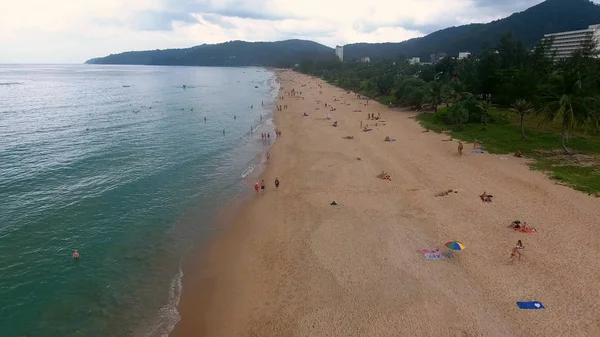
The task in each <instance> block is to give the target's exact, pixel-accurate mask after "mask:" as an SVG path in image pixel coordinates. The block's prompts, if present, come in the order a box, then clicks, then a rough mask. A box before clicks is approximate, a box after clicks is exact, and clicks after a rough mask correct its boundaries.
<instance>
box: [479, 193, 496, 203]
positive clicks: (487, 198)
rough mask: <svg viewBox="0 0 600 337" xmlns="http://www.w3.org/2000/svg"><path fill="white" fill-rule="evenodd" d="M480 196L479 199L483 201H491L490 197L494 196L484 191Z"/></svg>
mask: <svg viewBox="0 0 600 337" xmlns="http://www.w3.org/2000/svg"><path fill="white" fill-rule="evenodd" d="M479 197H480V198H481V201H483V202H492V198H493V197H494V196H493V195H491V194H487V193H486V192H485V191H484V192H483V194H481V195H480V196H479Z"/></svg>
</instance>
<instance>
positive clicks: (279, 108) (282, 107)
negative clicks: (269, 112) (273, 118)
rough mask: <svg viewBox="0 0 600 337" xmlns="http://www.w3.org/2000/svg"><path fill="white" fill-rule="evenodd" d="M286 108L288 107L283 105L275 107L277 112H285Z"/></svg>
mask: <svg viewBox="0 0 600 337" xmlns="http://www.w3.org/2000/svg"><path fill="white" fill-rule="evenodd" d="M287 107H288V106H287V104H284V105H278V106H277V111H283V110H286V109H287Z"/></svg>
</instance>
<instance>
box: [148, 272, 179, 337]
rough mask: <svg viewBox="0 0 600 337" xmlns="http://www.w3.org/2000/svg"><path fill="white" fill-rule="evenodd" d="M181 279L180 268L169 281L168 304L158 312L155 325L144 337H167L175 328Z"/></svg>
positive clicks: (177, 317)
mask: <svg viewBox="0 0 600 337" xmlns="http://www.w3.org/2000/svg"><path fill="white" fill-rule="evenodd" d="M182 278H183V271H182V270H181V266H180V267H179V272H178V273H177V275H175V277H174V278H173V280H172V281H171V287H170V289H169V303H167V304H166V305H165V306H163V307H162V308H160V310H158V316H157V319H156V323H155V324H154V325H153V326H152V327H151V328H150V330H149V331H148V332H147V333H145V334H144V336H145V337H169V334H170V333H171V331H173V329H174V328H175V325H177V323H178V322H179V320H180V319H181V316H180V315H179V311H177V308H178V307H179V300H180V299H181V291H182V290H183V285H182V283H181V280H182Z"/></svg>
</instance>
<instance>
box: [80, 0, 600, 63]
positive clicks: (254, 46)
mask: <svg viewBox="0 0 600 337" xmlns="http://www.w3.org/2000/svg"><path fill="white" fill-rule="evenodd" d="M597 23H600V5H596V4H594V3H593V2H591V1H589V0H546V1H544V2H542V3H539V4H537V5H535V6H532V7H530V8H528V9H526V10H524V11H521V12H517V13H513V14H511V15H510V16H508V17H506V18H503V19H498V20H494V21H492V22H489V23H471V24H467V25H461V26H453V27H447V28H444V29H441V30H438V31H435V32H433V33H431V34H428V35H426V36H423V37H418V38H413V39H409V40H406V41H402V42H385V43H365V42H359V43H352V44H347V45H345V46H344V59H345V60H357V59H360V58H362V57H367V56H368V57H369V58H371V60H373V61H376V60H381V59H402V58H406V57H421V58H425V60H428V59H427V58H428V57H429V55H430V54H437V53H446V54H448V55H457V54H458V52H461V51H470V52H472V53H477V52H479V51H480V50H481V48H482V47H483V46H484V45H490V46H492V45H495V44H497V43H498V41H499V40H500V38H501V37H502V36H503V35H505V34H508V33H511V34H513V35H514V37H515V38H516V39H518V40H521V41H523V42H524V43H525V45H526V46H527V47H529V48H531V47H533V46H535V45H536V44H537V43H538V42H539V41H540V39H541V38H542V37H543V35H544V34H548V33H555V32H560V31H568V30H577V29H585V28H587V27H588V26H589V25H592V24H597ZM334 58H335V54H334V49H333V48H331V47H328V46H325V45H323V44H320V43H317V42H314V41H309V40H300V39H290V40H283V41H274V42H246V41H239V40H236V41H229V42H223V43H218V44H202V45H198V46H194V47H190V48H180V49H163V50H160V49H158V50H146V51H129V52H123V53H118V54H111V55H108V56H105V57H97V58H93V59H90V60H88V61H86V62H85V63H87V64H141V65H187V66H275V67H289V66H292V65H294V64H297V63H300V62H302V61H305V60H308V59H310V60H313V61H319V60H328V59H329V60H332V59H334Z"/></svg>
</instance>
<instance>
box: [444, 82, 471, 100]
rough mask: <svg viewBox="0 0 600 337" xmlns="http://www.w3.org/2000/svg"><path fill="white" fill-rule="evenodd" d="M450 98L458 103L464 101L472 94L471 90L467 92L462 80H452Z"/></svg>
mask: <svg viewBox="0 0 600 337" xmlns="http://www.w3.org/2000/svg"><path fill="white" fill-rule="evenodd" d="M449 95H450V100H451V101H452V103H454V104H455V103H457V102H460V101H462V100H463V99H464V98H466V97H468V96H470V95H471V93H470V92H467V87H466V86H465V84H464V83H463V82H461V81H460V80H455V81H452V83H451V85H450V92H449Z"/></svg>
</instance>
